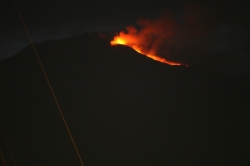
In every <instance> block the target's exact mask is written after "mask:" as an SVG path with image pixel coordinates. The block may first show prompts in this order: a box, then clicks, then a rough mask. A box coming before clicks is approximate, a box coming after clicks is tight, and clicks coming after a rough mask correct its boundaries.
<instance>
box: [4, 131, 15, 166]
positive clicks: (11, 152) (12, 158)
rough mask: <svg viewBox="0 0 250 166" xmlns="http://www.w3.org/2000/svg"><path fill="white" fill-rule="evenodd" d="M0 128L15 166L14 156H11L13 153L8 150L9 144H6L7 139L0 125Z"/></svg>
mask: <svg viewBox="0 0 250 166" xmlns="http://www.w3.org/2000/svg"><path fill="white" fill-rule="evenodd" d="M0 130H1V133H2V135H3V138H4V141H5V143H6V145H7V147H8V149H9V152H10V155H11V158H12V159H13V162H14V164H15V166H17V164H16V160H15V158H14V156H13V153H12V152H11V150H10V146H9V144H8V141H7V139H6V137H5V134H4V132H3V130H2V128H1V127H0Z"/></svg>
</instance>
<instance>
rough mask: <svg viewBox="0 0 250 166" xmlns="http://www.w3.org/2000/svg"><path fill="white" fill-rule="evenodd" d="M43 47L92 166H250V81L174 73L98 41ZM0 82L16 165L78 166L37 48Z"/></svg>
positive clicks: (11, 65)
mask: <svg viewBox="0 0 250 166" xmlns="http://www.w3.org/2000/svg"><path fill="white" fill-rule="evenodd" d="M35 47H36V49H37V52H38V54H39V56H40V58H41V61H42V63H43V65H44V69H45V71H46V73H47V75H48V78H49V80H50V82H51V85H52V87H53V89H54V92H55V94H56V96H57V98H58V102H59V104H60V106H61V108H62V111H63V113H64V115H65V118H66V120H67V122H68V125H69V128H70V129H71V132H72V135H73V137H74V139H75V142H76V145H77V147H78V150H79V152H80V154H81V156H82V159H83V162H84V164H85V165H86V166H88V165H109V166H123V165H124V166H125V165H131V166H139V165H144V166H147V165H155V166H162V165H203V166H206V165H247V163H248V164H249V162H250V160H249V152H250V151H249V148H250V144H249V136H250V135H249V133H250V132H249V126H250V124H249V118H250V112H249V110H250V109H249V108H250V105H249V98H250V96H249V94H250V93H249V92H250V89H249V81H248V80H245V79H243V78H238V77H234V76H230V75H226V74H222V73H218V72H214V71H211V70H208V69H204V68H201V67H192V66H190V67H183V66H169V65H167V64H164V63H160V62H157V61H154V60H152V59H149V58H148V57H146V56H143V55H141V54H139V53H138V52H136V51H135V50H133V49H132V48H130V47H127V46H123V45H115V46H110V41H109V40H108V39H106V38H103V37H100V36H99V35H98V34H96V33H86V34H83V35H82V36H80V37H73V38H68V39H61V40H54V41H46V42H43V43H37V44H35ZM0 72H1V73H0V74H1V81H0V82H1V89H2V90H1V94H0V95H1V126H2V128H3V130H4V131H5V134H6V138H7V140H8V142H9V145H10V148H11V150H12V153H13V155H14V157H15V160H16V163H17V164H18V165H26V166H34V165H61V166H64V165H65V166H69V165H80V163H79V160H78V158H77V155H76V154H75V151H74V148H73V145H72V143H71V141H70V138H69V136H68V134H67V131H66V129H65V126H64V124H63V121H62V119H61V117H60V114H59V112H58V109H57V107H56V104H55V102H54V99H53V97H52V95H51V92H50V90H49V88H48V85H47V83H46V80H45V78H44V76H43V74H42V70H41V68H40V66H39V63H38V61H37V59H36V56H35V54H34V52H33V50H32V47H31V46H28V47H26V48H25V49H23V50H22V51H20V52H19V53H18V54H16V55H15V56H13V57H12V58H9V59H6V60H4V61H1V62H0ZM1 140H2V138H1ZM1 149H2V153H3V155H4V156H5V158H6V162H7V163H12V160H11V157H10V155H9V152H8V150H7V147H6V145H5V144H4V142H3V141H1ZM10 165H11V164H10Z"/></svg>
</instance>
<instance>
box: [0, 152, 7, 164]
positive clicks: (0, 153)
mask: <svg viewBox="0 0 250 166" xmlns="http://www.w3.org/2000/svg"><path fill="white" fill-rule="evenodd" d="M0 155H1V157H2V160H3V164H4V166H6V162H5V160H4V157H3V153H2V151H1V150H0Z"/></svg>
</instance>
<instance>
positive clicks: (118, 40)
mask: <svg viewBox="0 0 250 166" xmlns="http://www.w3.org/2000/svg"><path fill="white" fill-rule="evenodd" d="M122 34H123V32H121V33H120V35H116V36H115V37H114V39H113V40H112V41H111V42H110V44H111V45H118V44H120V45H126V46H129V47H131V48H133V49H134V50H135V51H137V52H138V53H140V54H143V55H145V56H147V57H149V58H151V59H153V60H156V61H159V62H162V63H166V64H168V65H171V66H181V65H182V64H181V63H177V62H172V61H168V60H166V59H164V58H161V57H159V56H157V55H153V54H151V53H146V52H145V51H143V46H142V45H140V43H138V42H139V40H138V39H136V38H133V37H126V36H124V35H122ZM122 36H123V37H122ZM184 66H187V65H184Z"/></svg>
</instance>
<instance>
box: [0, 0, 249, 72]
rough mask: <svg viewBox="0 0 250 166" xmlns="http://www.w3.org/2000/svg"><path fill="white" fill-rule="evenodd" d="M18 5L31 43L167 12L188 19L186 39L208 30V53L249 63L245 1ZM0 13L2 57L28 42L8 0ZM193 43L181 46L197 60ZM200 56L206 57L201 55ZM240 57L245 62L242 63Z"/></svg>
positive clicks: (23, 1) (112, 28)
mask: <svg viewBox="0 0 250 166" xmlns="http://www.w3.org/2000/svg"><path fill="white" fill-rule="evenodd" d="M17 5H18V6H19V9H20V12H21V14H22V15H23V19H24V21H25V23H26V25H27V28H28V30H29V32H30V35H31V38H32V39H33V41H34V42H43V41H46V40H51V39H59V38H66V37H70V36H76V35H80V34H82V33H84V32H104V31H105V32H106V33H113V34H114V32H117V31H118V30H120V29H122V28H125V27H126V26H128V25H135V24H136V20H138V19H139V18H146V19H157V18H158V17H159V15H161V14H162V13H164V12H165V13H166V11H168V12H170V13H171V14H172V15H174V17H175V19H176V20H177V22H178V21H179V22H178V23H180V24H181V23H182V21H183V20H189V21H191V23H190V25H191V26H190V27H188V26H189V25H188V26H185V29H184V33H186V34H188V35H189V36H191V38H193V37H192V35H190V34H192V33H195V34H194V35H196V36H200V35H201V34H202V33H206V34H207V36H206V37H205V38H204V39H202V40H203V41H206V42H207V43H208V45H210V46H209V51H210V52H212V53H208V54H212V55H213V56H215V57H217V56H218V55H217V54H218V53H219V52H221V51H222V52H223V51H224V53H223V56H222V57H221V59H225V58H226V57H233V58H232V59H231V60H228V61H229V63H232V62H234V61H235V60H234V58H235V57H236V59H237V58H238V57H241V58H238V59H239V61H240V62H239V63H240V65H239V66H243V67H242V68H244V66H247V65H248V63H246V64H245V62H249V59H250V58H249V51H248V44H247V43H248V41H249V32H248V29H249V23H248V22H249V21H248V20H249V12H248V9H247V5H246V4H244V3H242V2H241V3H238V2H229V1H226V0H223V1H219V2H218V1H214V2H213V1H195V0H193V1H181V0H177V1H170V0H169V1H163V0H154V1H153V0H152V1H145V2H141V1H140V2H137V1H136V2H135V1H115V0H109V1H86V0H73V1H70V0H62V1H57V0H50V1H40V0H39V1H31V0H17ZM0 12H1V13H0V21H1V27H0V36H1V39H0V45H1V50H0V59H4V58H7V57H10V56H12V55H14V54H16V53H17V52H18V51H20V50H21V49H22V48H24V47H25V46H27V45H28V44H29V41H28V38H27V36H26V33H25V31H24V28H23V26H22V24H21V21H20V18H19V16H18V14H17V11H16V9H15V6H14V4H13V2H12V1H11V0H10V1H5V2H3V3H2V5H1V10H0ZM204 27H206V28H204ZM201 29H202V30H201ZM203 30H204V31H205V32H203ZM181 33H182V31H181V32H180V33H179V35H182V34H181ZM188 35H187V36H188ZM193 47H194V48H192V49H193V50H192V49H191V50H192V51H189V52H188V53H186V51H185V53H186V54H190V55H191V56H190V55H188V56H187V57H192V59H196V58H197V56H196V54H198V56H199V55H200V54H203V53H204V52H206V50H204V48H205V47H206V46H204V45H201V46H199V47H202V48H201V49H200V48H199V49H196V48H195V47H196V46H193ZM196 50H200V51H196ZM214 50H215V52H214ZM225 50H226V51H225ZM228 54H230V56H228ZM231 54H232V55H231ZM233 54H237V55H236V56H235V55H233ZM242 58H243V59H242ZM212 59H213V58H212ZM192 61H195V60H192ZM203 61H210V60H207V59H206V58H204V60H203ZM216 61H217V62H219V61H218V60H216ZM242 62H244V64H241V63H242ZM209 63H210V62H209ZM219 63H220V62H219ZM230 65H231V64H230ZM235 68H239V67H238V66H236V67H235Z"/></svg>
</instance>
